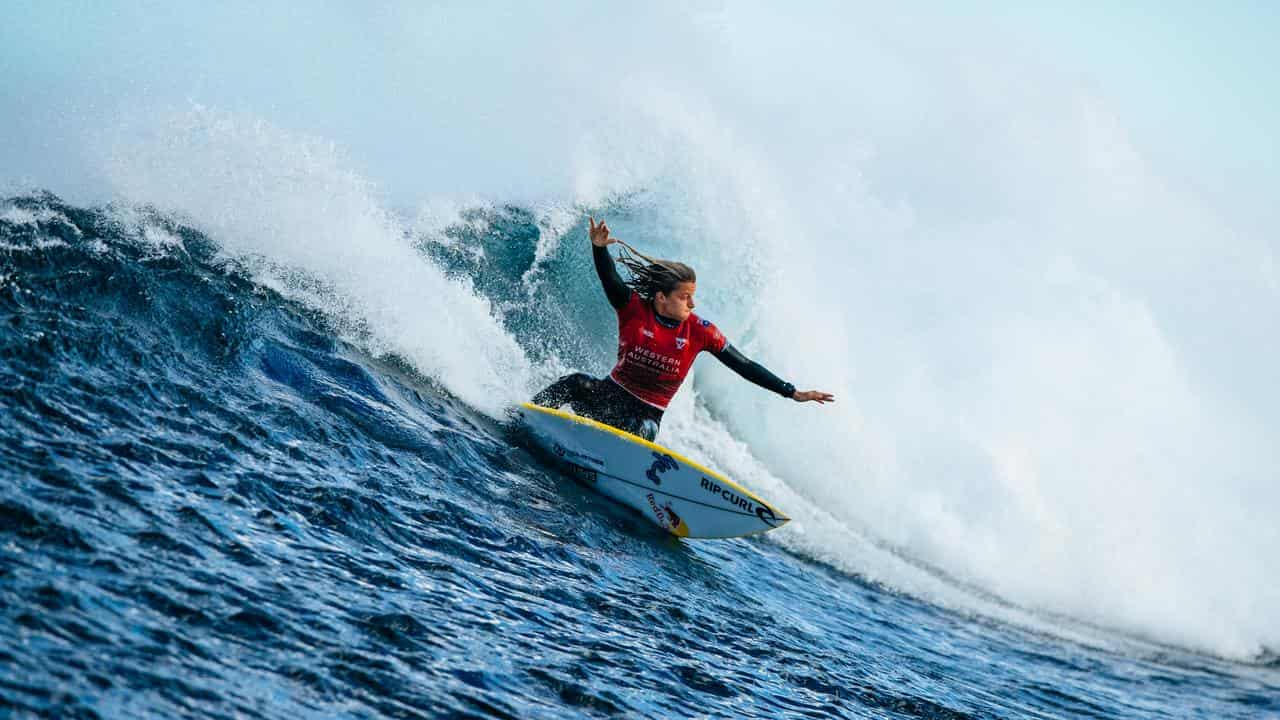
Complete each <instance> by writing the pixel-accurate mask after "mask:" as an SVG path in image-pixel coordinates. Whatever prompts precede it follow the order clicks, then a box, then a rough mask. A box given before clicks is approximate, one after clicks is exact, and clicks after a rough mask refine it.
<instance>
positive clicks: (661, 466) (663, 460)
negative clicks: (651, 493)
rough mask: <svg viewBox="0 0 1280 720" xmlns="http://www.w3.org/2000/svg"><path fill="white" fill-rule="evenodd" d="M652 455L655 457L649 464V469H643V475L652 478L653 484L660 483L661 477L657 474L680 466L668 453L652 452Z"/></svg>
mask: <svg viewBox="0 0 1280 720" xmlns="http://www.w3.org/2000/svg"><path fill="white" fill-rule="evenodd" d="M653 457H654V458H656V459H655V460H654V461H653V464H652V465H650V466H649V469H648V470H646V471H645V473H644V476H645V477H647V478H649V479H650V480H652V481H653V484H654V485H661V484H662V478H660V477H658V476H659V475H661V474H662V473H664V472H667V471H669V470H675V469H676V468H678V467H680V466H679V465H677V464H676V461H675V459H674V458H672V457H671V456H670V455H663V454H662V453H659V452H656V453H653Z"/></svg>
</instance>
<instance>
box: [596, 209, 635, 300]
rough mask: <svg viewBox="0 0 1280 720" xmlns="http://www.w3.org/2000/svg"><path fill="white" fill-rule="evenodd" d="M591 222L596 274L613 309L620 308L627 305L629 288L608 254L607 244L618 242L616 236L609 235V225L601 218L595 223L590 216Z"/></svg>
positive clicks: (629, 293) (629, 294)
mask: <svg viewBox="0 0 1280 720" xmlns="http://www.w3.org/2000/svg"><path fill="white" fill-rule="evenodd" d="M590 222H591V259H592V260H594V261H595V264H596V274H597V275H599V276H600V284H601V285H603V286H604V294H605V297H607V298H609V304H610V305H612V306H613V309H614V310H621V309H622V308H624V307H626V306H627V301H629V300H630V299H631V288H629V287H627V284H626V283H624V282H623V281H622V276H621V275H619V274H618V267H617V265H616V264H615V263H614V262H613V256H612V255H610V254H609V246H610V245H612V244H614V243H616V242H618V238H615V237H609V226H608V225H605V224H604V221H603V220H601V221H600V224H599V225H596V219H595V218H590Z"/></svg>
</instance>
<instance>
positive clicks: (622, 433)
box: [520, 402, 791, 532]
mask: <svg viewBox="0 0 1280 720" xmlns="http://www.w3.org/2000/svg"><path fill="white" fill-rule="evenodd" d="M520 406H521V407H523V408H527V409H529V410H537V411H538V412H541V413H546V414H547V415H554V416H555V417H558V418H564V419H565V420H570V421H572V422H576V423H578V424H581V425H587V426H589V427H593V428H596V429H597V430H604V431H605V432H607V433H610V434H612V435H616V436H618V437H620V438H622V439H624V440H630V441H631V442H634V443H637V444H639V445H643V446H644V447H647V448H649V449H650V450H654V451H656V452H660V453H663V454H664V455H670V456H671V457H673V458H675V459H676V460H679V461H680V462H682V463H684V464H685V465H688V466H689V467H691V468H693V469H694V470H697V471H698V472H700V473H704V474H706V475H710V476H711V477H713V478H715V479H716V480H719V481H720V482H722V483H724V484H725V485H727V486H729V487H731V488H733V489H734V490H735V491H737V492H738V493H741V494H742V495H744V496H746V497H748V498H750V499H751V500H752V501H754V502H755V503H756V504H757V505H763V506H765V507H767V508H769V509H770V510H772V511H773V512H774V514H775V515H776V516H777V517H778V519H779V520H781V521H782V522H783V523H788V522H791V518H790V517H789V516H787V515H785V514H783V513H782V511H781V510H778V508H777V507H776V506H774V504H773V503H771V502H768V501H767V500H763V499H761V498H760V496H758V495H756V494H755V493H753V492H751V491H750V490H748V489H746V488H744V487H742V486H741V485H739V484H738V483H736V482H734V481H732V480H730V479H729V478H727V477H725V476H724V475H722V474H720V473H718V472H716V471H715V470H712V469H711V468H709V467H707V466H705V465H703V464H702V463H699V462H695V461H693V460H690V459H689V458H687V457H685V456H683V455H681V454H680V453H678V452H675V451H674V450H669V449H667V448H664V447H662V446H661V445H659V444H657V443H655V442H653V441H650V440H646V439H644V438H642V437H640V436H639V435H635V434H633V433H629V432H627V431H626V430H619V429H618V428H616V427H614V426H612V425H606V424H604V423H602V422H600V421H598V420H592V419H591V418H589V417H582V416H581V415H574V414H573V413H571V412H565V411H563V410H557V409H556V408H549V407H544V406H542V405H534V404H533V403H527V402H524V403H520ZM686 532H688V531H687V530H686Z"/></svg>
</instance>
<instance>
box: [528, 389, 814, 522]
mask: <svg viewBox="0 0 1280 720" xmlns="http://www.w3.org/2000/svg"><path fill="white" fill-rule="evenodd" d="M519 415H520V420H521V422H522V423H523V425H524V426H525V428H526V429H527V430H528V432H529V436H530V438H531V439H532V440H533V442H534V443H535V444H536V445H537V446H538V447H539V448H540V449H541V450H543V451H544V452H545V453H547V454H548V455H549V456H550V457H551V458H552V459H553V460H554V461H555V462H556V463H557V464H558V465H559V466H560V467H561V469H562V470H563V471H564V472H565V473H566V474H568V475H570V476H571V477H573V478H574V479H576V480H578V481H580V482H582V483H583V484H585V485H589V486H591V487H593V488H595V489H596V490H598V491H599V492H600V493H601V494H603V495H605V496H606V497H609V498H611V499H613V500H616V501H617V502H620V503H622V504H623V505H627V506H629V507H631V508H634V509H635V510H637V511H639V513H640V514H641V515H642V516H644V517H645V518H646V519H648V520H649V521H650V522H652V523H653V524H655V525H657V526H658V527H660V528H662V529H663V530H666V531H667V532H669V533H671V534H672V535H675V536H677V537H687V538H731V537H742V536H744V535H753V534H755V533H761V532H767V531H769V530H773V529H775V528H779V527H782V526H783V525H785V524H786V523H787V522H789V521H790V520H791V518H789V517H787V516H786V515H784V514H783V513H782V512H781V511H780V510H778V509H777V508H776V507H774V506H773V505H772V504H771V503H768V502H766V501H765V500H763V499H762V498H761V497H760V496H759V495H756V494H755V493H753V492H751V491H750V490H747V489H746V488H744V487H742V486H741V485H738V484H737V483H735V482H733V481H732V480H730V479H729V478H727V477H725V476H724V475H722V474H720V473H718V472H716V471H714V470H711V469H710V468H707V467H705V466H703V465H700V464H698V463H696V462H694V461H693V460H690V459H688V458H686V457H683V456H681V455H680V454H678V453H676V452H673V451H672V450H668V449H667V448H664V447H662V446H661V445H658V444H657V443H652V442H649V441H648V440H645V439H644V438H642V437H640V436H638V435H633V434H631V433H629V432H626V431H624V430H619V429H618V428H615V427H612V426H609V425H605V424H604V423H601V422H597V421H595V420H592V419H590V418H586V417H582V416H580V415H574V414H573V413H569V412H564V411H562V410H555V409H552V408H547V407H542V406H540V405H534V404H532V403H521V405H520V407H519Z"/></svg>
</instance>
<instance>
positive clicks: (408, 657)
mask: <svg viewBox="0 0 1280 720" xmlns="http://www.w3.org/2000/svg"><path fill="white" fill-rule="evenodd" d="M490 219H491V221H492V222H489V223H487V224H485V225H484V228H483V229H482V230H477V229H476V227H477V226H476V225H475V224H474V223H473V224H472V225H470V226H467V227H462V226H455V227H453V228H452V230H451V231H450V232H451V234H452V235H453V236H454V237H453V239H452V242H451V243H449V244H448V245H441V244H439V243H427V242H424V243H422V244H423V246H424V247H429V248H434V252H427V251H426V250H425V249H424V253H425V255H426V256H428V257H434V258H436V260H435V262H439V263H441V264H442V265H443V266H445V267H453V268H455V269H456V268H460V267H463V266H464V265H465V264H466V262H467V258H474V257H476V255H475V254H474V253H473V254H469V253H468V252H467V249H468V248H473V249H474V248H484V247H491V246H493V245H495V244H497V245H501V246H503V247H505V248H507V251H508V254H507V255H505V256H500V257H496V258H495V257H488V258H487V260H488V261H489V262H492V263H494V265H493V266H492V267H489V266H488V264H487V263H486V264H485V267H484V268H482V269H476V268H473V271H474V272H475V276H474V277H475V278H476V280H475V285H476V287H478V288H484V287H487V288H494V289H493V290H492V292H494V293H495V294H499V295H501V294H502V292H504V291H503V290H502V289H501V288H502V287H503V285H504V283H516V282H518V280H519V278H520V277H523V276H525V275H526V274H527V273H528V271H529V269H530V265H531V262H532V259H533V258H534V257H535V255H536V253H535V248H536V245H537V243H538V240H539V235H540V234H539V230H538V226H537V225H536V224H535V223H534V222H533V220H532V218H531V216H530V215H529V214H528V213H527V212H523V211H521V210H519V209H517V208H507V209H505V210H503V211H501V212H497V213H496V214H495V215H494V217H492V218H490ZM0 243H2V244H0V253H2V255H0V258H2V260H3V266H2V267H0V278H3V285H2V287H0V289H2V291H3V292H2V294H0V297H2V298H3V323H2V327H3V334H2V335H0V337H2V338H3V348H4V350H3V354H2V356H0V357H2V358H3V366H2V367H3V369H2V374H0V378H2V381H3V385H4V393H5V398H6V400H5V405H4V414H3V417H2V419H0V423H2V424H0V431H2V434H0V453H2V458H3V463H2V467H3V494H2V495H0V532H3V549H4V552H3V555H0V608H2V610H0V624H2V626H3V629H4V631H3V632H2V633H0V706H2V707H4V708H5V714H6V715H9V716H16V717H24V716H51V717H179V716H190V717H282V718H283V717H300V716H301V717H351V718H357V717H361V718H363V717H439V716H456V717H581V716H648V717H762V718H775V717H927V718H986V717H1143V718H1164V717H1172V716H1178V717H1212V718H1223V717H1242V718H1243V717H1259V716H1265V715H1267V714H1275V713H1280V667H1278V666H1277V664H1276V662H1275V660H1274V658H1254V659H1251V660H1249V661H1247V662H1240V661H1231V660H1227V659H1218V658H1214V657H1211V656H1208V655H1205V654H1198V653H1194V652H1190V651H1188V650H1185V649H1180V648H1177V647H1174V646H1171V645H1168V644H1163V645H1162V644H1156V643H1151V642H1142V641H1139V640H1136V639H1131V640H1117V639H1116V638H1115V637H1113V636H1112V635H1111V634H1109V633H1105V632H1102V631H1099V630H1096V629H1090V628H1087V627H1082V626H1079V624H1078V623H1075V624H1073V623H1072V622H1071V621H1070V620H1069V619H1065V618H1057V619H1053V618H1041V619H1038V620H1037V619H1035V618H1034V617H1031V616H1029V615H1028V617H1026V618H1022V619H1021V620H1019V615H1018V613H1017V609H1016V608H1013V607H1007V606H1004V604H1003V603H1000V602H999V601H997V600H995V599H988V601H987V602H989V603H990V604H991V605H993V606H995V607H997V608H998V611H992V612H988V613H986V614H983V613H979V612H976V611H974V610H972V609H966V608H965V607H964V606H959V607H947V606H945V605H944V604H940V603H939V602H937V601H934V602H931V601H929V600H928V599H923V598H921V597H918V596H913V595H912V594H910V593H906V592H902V591H900V590H898V589H895V588H894V587H892V586H889V585H886V584H884V583H881V582H875V581H873V580H870V579H868V577H866V576H860V575H859V574H857V573H851V572H846V571H842V570H840V569H839V568H838V567H837V566H834V565H833V564H831V563H830V562H824V561H822V560H821V559H820V558H818V557H816V556H815V555H814V554H812V553H806V552H804V551H803V550H800V549H797V548H801V547H802V545H801V544H799V543H797V542H796V541H795V540H793V541H791V542H788V541H784V540H778V539H775V538H774V537H773V536H772V535H769V536H763V537H757V538H752V539H745V540H735V541H716V542H711V541H703V542H682V541H678V540H675V539H673V538H671V537H668V536H666V535H665V534H662V533H660V532H658V531H656V530H655V529H654V528H652V527H651V526H650V525H649V524H648V523H646V522H645V521H644V520H643V519H641V518H639V517H638V516H634V515H631V514H629V513H628V512H626V511H624V510H623V509H621V508H619V507H618V506H614V505H612V504H611V503H610V501H608V500H606V499H604V498H603V497H601V496H598V495H596V494H594V493H592V492H591V491H589V490H585V489H582V488H579V487H578V486H576V485H575V484H574V483H573V482H572V481H571V480H569V479H568V478H565V477H563V476H560V475H558V474H557V473H556V472H554V471H553V470H550V469H549V468H547V467H546V466H544V465H542V464H540V463H539V462H538V461H537V460H536V459H535V458H534V457H533V456H531V455H530V453H529V452H528V451H526V450H525V449H524V448H522V447H520V446H518V445H513V444H512V442H511V435H510V429H509V428H508V427H505V426H504V424H503V423H502V422H500V421H497V420H495V419H493V418H491V417H488V416H487V415H485V414H484V413H482V412H479V411H477V410H476V409H475V408H474V407H472V406H470V405H468V404H467V403H466V402H463V401H462V400H460V399H459V398H458V397H456V396H455V395H454V394H452V393H450V392H448V391H447V390H445V389H443V388H441V387H440V385H439V383H437V382H435V381H433V379H432V378H430V377H427V376H424V375H422V374H420V373H419V372H418V371H417V370H415V368H414V366H413V364H412V363H411V362H409V361H408V360H406V358H405V357H403V356H402V355H399V354H397V353H396V352H395V351H387V352H382V353H379V354H376V355H375V354H373V353H371V352H369V351H368V350H366V349H363V348H362V347H361V345H360V342H359V337H360V336H361V329H360V328H344V327H341V326H340V324H339V318H337V317H333V316H327V315H326V314H325V313H323V312H320V311H317V310H316V309H315V308H314V307H309V306H307V305H305V304H303V303H301V302H299V301H297V300H292V299H290V298H288V297H285V296H284V295H282V294H281V293H280V292H278V291H276V290H273V289H271V288H269V287H266V286H265V285H264V284H263V283H262V282H260V281H259V280H257V279H255V276H254V270H253V269H252V268H251V267H250V265H249V264H248V263H246V262H243V261H236V260H232V259H228V258H226V257H225V256H224V255H223V254H222V253H221V252H220V251H219V248H218V246H217V245H216V243H214V242H212V241H211V240H210V239H209V238H208V237H207V236H206V235H204V234H202V233H201V232H199V231H197V230H194V229H192V228H191V227H190V226H187V225H184V224H182V223H181V222H178V221H176V220H174V219H173V218H171V217H169V216H166V215H164V214H160V213H155V212H146V211H136V210H131V211H127V212H126V211H122V210H120V209H118V208H111V207H100V208H84V207H76V206H72V205H68V204H66V203H64V202H62V201H60V200H58V199H57V198H56V197H54V196H52V195H49V194H32V195H26V196H20V197H12V198H8V199H6V200H5V201H4V204H3V214H0ZM579 245H581V244H579ZM574 249H575V250H577V251H579V252H576V253H575V255H576V256H578V257H576V259H575V258H573V257H569V256H568V252H567V251H566V257H564V258H563V261H564V266H565V268H572V270H569V269H564V270H556V271H554V272H564V273H571V274H573V275H575V276H577V275H586V273H589V272H590V270H589V267H588V266H587V259H586V257H585V255H586V253H585V252H581V250H582V248H581V247H577V246H574ZM588 279H589V276H588ZM565 280H566V281H567V278H565ZM313 284H314V283H310V284H308V289H307V290H308V292H310V293H324V292H326V290H325V289H323V288H316V287H311V286H310V285H313ZM581 284H583V285H588V286H589V285H590V283H589V282H587V281H585V280H584V281H582V283H581ZM593 289H594V288H593ZM601 302H603V301H601ZM601 309H607V308H606V307H604V306H603V305H602V306H601ZM521 313H522V309H521V308H518V307H513V308H512V309H511V310H510V312H508V313H506V314H503V315H501V317H503V318H504V320H505V321H506V322H509V323H510V324H511V325H512V326H513V327H514V328H519V327H521V326H522V323H524V327H525V331H524V332H529V333H533V334H536V333H534V330H533V329H532V328H533V324H532V323H529V322H527V321H525V320H522V317H521ZM421 322H423V323H424V324H427V325H431V324H433V323H434V320H433V318H431V317H426V318H422V319H421ZM513 332H514V334H515V335H517V336H520V335H521V334H522V332H521V331H520V330H518V329H517V330H513ZM604 334H605V333H603V331H602V335H604ZM449 340H450V338H449V337H448V336H446V335H441V336H440V337H439V341H440V342H449ZM605 340H606V338H605V337H602V338H601V339H600V342H601V343H602V344H603V343H604V341H605ZM663 432H664V433H669V432H671V431H670V428H669V427H664V428H663ZM793 512H794V511H793ZM797 514H799V513H797ZM810 522H811V521H810V520H809V518H806V517H805V515H803V514H799V517H798V518H797V519H796V521H795V524H796V525H798V526H799V532H798V533H797V534H803V533H805V532H806V530H807V531H808V532H814V530H813V529H812V528H806V525H808V524H809V523H810ZM817 527H819V528H820V527H821V524H820V523H818V524H817ZM783 532H790V531H788V530H784V531H779V532H778V533H774V535H782V533H783ZM939 582H940V583H945V582H950V581H949V580H947V579H945V578H943V579H940V580H939ZM1011 618H1012V619H1011Z"/></svg>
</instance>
